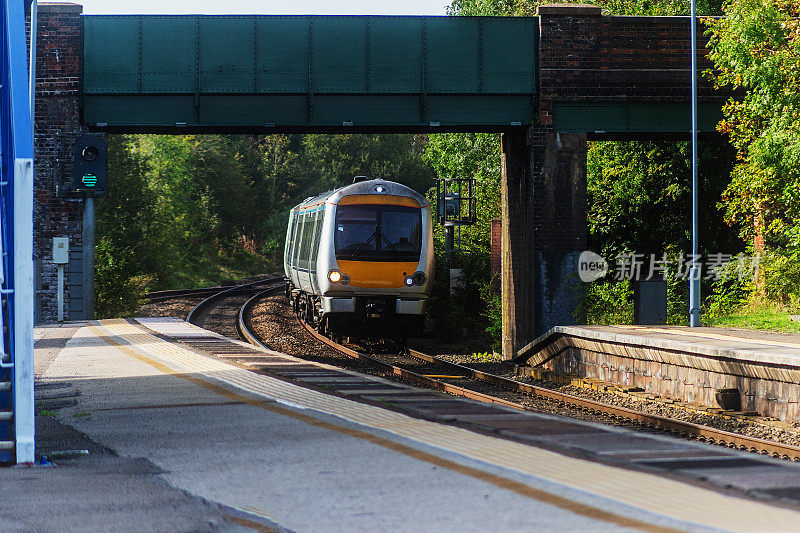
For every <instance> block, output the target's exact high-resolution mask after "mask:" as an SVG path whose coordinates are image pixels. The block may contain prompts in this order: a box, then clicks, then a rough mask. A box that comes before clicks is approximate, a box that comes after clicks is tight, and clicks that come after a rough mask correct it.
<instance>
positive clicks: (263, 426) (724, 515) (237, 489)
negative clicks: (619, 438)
mask: <svg viewBox="0 0 800 533" xmlns="http://www.w3.org/2000/svg"><path fill="white" fill-rule="evenodd" d="M145 322H146V323H147V325H148V327H151V328H153V329H158V328H161V330H162V331H161V333H164V332H165V331H167V330H171V331H172V332H173V333H175V334H180V333H181V329H184V330H190V329H191V327H190V326H189V325H185V324H180V323H178V322H169V321H158V320H155V319H153V320H150V321H145ZM184 334H185V332H184ZM44 379H45V381H47V382H50V383H58V382H61V381H70V382H72V383H75V386H76V387H77V388H78V389H79V390H80V393H81V394H80V396H79V402H80V404H79V405H76V406H74V407H69V408H65V409H64V410H63V411H62V412H61V413H60V414H59V420H60V421H62V422H64V423H67V424H69V425H71V426H74V427H75V428H77V429H78V430H80V431H82V432H84V433H86V434H87V435H88V436H90V437H91V438H92V439H93V440H95V441H97V442H99V443H101V444H102V445H104V446H107V447H108V448H110V449H113V450H114V451H115V452H116V453H118V454H119V455H120V456H122V457H131V458H146V459H147V460H149V461H150V462H151V463H152V464H153V465H155V466H156V467H157V468H160V469H161V470H162V471H163V473H161V474H158V475H159V476H160V477H161V479H163V480H164V481H165V482H166V483H167V484H168V485H170V486H172V487H176V488H180V489H182V490H185V491H187V492H189V493H191V494H193V495H197V496H200V497H202V498H204V499H205V500H207V501H214V502H217V503H219V504H222V505H225V506H227V507H231V508H233V509H238V510H241V511H246V512H251V513H255V514H258V515H261V516H264V517H267V518H268V519H270V520H272V521H274V522H276V523H278V524H280V525H282V526H285V527H288V528H290V529H296V530H311V531H331V530H345V529H346V530H356V531H363V530H370V531H374V530H376V529H380V530H402V531H408V530H413V529H422V530H426V531H455V530H459V531H461V530H466V531H470V530H480V531H485V530H513V531H516V530H545V531H546V530H554V531H555V530H558V531H565V530H567V531H569V530H573V531H577V530H581V531H584V530H589V531H592V530H597V531H607V530H610V529H615V530H618V529H625V528H626V527H638V528H640V529H641V528H642V525H643V524H647V525H648V527H647V528H645V529H652V528H653V527H654V526H655V527H656V528H657V527H668V528H674V529H676V530H697V531H700V530H707V529H708V528H711V529H729V530H752V529H753V528H768V529H770V530H773V531H778V530H791V529H793V528H794V526H795V524H796V523H798V520H799V519H800V515H798V513H796V512H794V511H792V510H787V509H781V508H776V507H771V506H768V505H765V504H763V503H759V502H754V501H750V500H743V499H739V498H732V497H730V496H726V495H723V494H719V493H716V492H713V491H709V490H706V489H702V488H699V487H694V486H691V485H685V484H682V483H678V482H676V481H674V480H670V479H665V478H663V477H658V476H652V475H649V474H645V473H642V472H631V471H626V470H622V469H619V468H612V467H609V466H607V465H602V464H597V463H592V462H588V461H583V460H580V459H575V458H571V457H566V456H564V455H561V454H558V453H553V452H551V451H547V450H542V449H538V448H535V447H532V446H526V445H524V444H521V443H517V442H510V441H507V440H503V439H498V438H494V437H490V436H487V435H481V434H476V433H474V432H471V431H467V430H464V429H461V428H455V427H450V426H443V425H440V424H436V423H434V422H430V421H426V420H420V419H415V418H409V417H408V416H405V415H402V414H400V413H396V412H392V411H386V410H384V409H380V408H378V407H376V406H372V405H364V404H358V403H356V402H352V401H350V400H348V399H345V398H341V397H336V396H331V395H327V394H324V393H322V392H319V391H314V390H309V389H305V388H302V387H298V386H296V385H293V384H290V383H287V382H284V381H281V380H278V379H274V378H271V377H268V376H264V375H259V374H253V373H252V372H248V371H246V370H244V369H241V368H237V367H233V366H231V365H228V364H226V363H224V362H222V361H219V360H214V359H211V358H204V357H202V356H198V355H197V354H195V353H191V352H190V351H188V350H186V349H184V348H182V347H180V346H177V345H174V344H170V343H167V342H164V341H163V340H161V339H158V338H156V337H154V336H153V335H149V334H143V333H142V331H141V330H138V329H137V328H136V327H135V326H133V325H131V324H127V323H120V322H118V321H117V322H109V323H103V324H100V325H92V326H90V327H86V328H82V329H81V330H78V331H77V332H76V333H75V335H74V337H73V338H72V339H71V340H70V341H69V342H68V343H67V345H66V347H65V348H64V350H62V351H61V353H60V354H59V356H58V357H57V358H56V360H55V361H53V364H52V365H51V366H50V367H49V368H48V369H47V371H46V372H45V375H44ZM234 399H236V400H238V401H232V400H234ZM79 412H80V413H89V415H88V416H77V417H76V416H75V414H77V413H79ZM565 502H572V503H571V504H567V503H565ZM587 509H589V510H591V511H589V512H587ZM593 513H594V514H593Z"/></svg>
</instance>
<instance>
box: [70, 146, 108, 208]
mask: <svg viewBox="0 0 800 533" xmlns="http://www.w3.org/2000/svg"><path fill="white" fill-rule="evenodd" d="M72 155H73V173H72V189H73V190H74V191H75V192H76V193H78V194H79V195H81V196H104V195H105V194H106V189H107V188H108V168H107V167H108V145H107V144H106V138H105V137H104V136H102V135H81V136H80V137H78V138H76V139H75V146H74V149H73V151H72Z"/></svg>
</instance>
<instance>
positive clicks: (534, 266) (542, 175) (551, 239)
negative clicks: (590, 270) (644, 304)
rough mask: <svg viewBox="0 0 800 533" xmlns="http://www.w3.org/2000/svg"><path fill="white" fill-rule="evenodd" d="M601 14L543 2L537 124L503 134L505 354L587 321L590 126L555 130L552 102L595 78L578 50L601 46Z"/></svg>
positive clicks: (582, 7)
mask: <svg viewBox="0 0 800 533" xmlns="http://www.w3.org/2000/svg"><path fill="white" fill-rule="evenodd" d="M602 19H603V17H602V16H601V11H600V8H599V7H596V6H588V5H580V4H572V5H566V4H554V5H544V6H539V24H540V33H539V68H540V81H539V83H540V87H539V95H540V96H539V107H538V111H539V117H538V119H539V120H538V122H539V124H537V125H535V126H532V127H530V128H520V129H519V130H516V131H513V132H510V133H505V134H504V135H503V141H502V144H503V146H502V156H501V161H502V174H503V177H502V181H503V183H502V188H501V203H502V208H501V211H502V217H503V240H502V245H503V246H502V263H503V264H502V282H501V285H502V294H503V357H504V358H505V359H509V358H511V357H513V356H514V355H516V353H517V352H518V351H519V350H520V349H521V348H523V347H525V345H527V344H528V343H530V342H531V341H533V340H534V339H535V338H536V337H538V336H539V335H541V334H543V333H545V332H546V331H547V330H548V329H550V328H551V327H553V326H557V325H569V324H576V323H581V322H584V321H585V317H582V316H580V315H579V313H578V303H579V301H580V299H581V297H582V295H583V290H584V286H583V285H582V284H581V282H580V280H579V279H578V270H577V259H578V255H580V253H581V252H582V251H583V250H585V249H586V246H587V238H588V228H587V221H586V209H587V207H586V134H585V133H556V132H555V130H554V129H553V110H554V107H555V104H556V103H557V102H558V101H560V100H562V99H565V98H566V99H567V100H569V99H570V98H569V96H571V94H570V95H566V94H565V91H578V92H580V91H585V90H587V87H590V86H591V85H592V83H593V80H592V79H589V78H588V77H587V76H585V75H581V72H582V71H583V69H582V68H581V67H583V65H582V64H580V60H581V53H583V52H584V50H585V49H587V48H588V49H594V48H595V47H596V44H597V43H596V40H597V36H598V33H599V29H600V25H601V24H602ZM595 67H596V66H595ZM565 76H566V77H567V78H570V77H571V76H577V77H578V78H580V79H579V80H577V81H576V80H574V79H571V78H570V79H569V81H568V82H565V79H564V78H565Z"/></svg>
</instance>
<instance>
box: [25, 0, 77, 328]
mask: <svg viewBox="0 0 800 533" xmlns="http://www.w3.org/2000/svg"><path fill="white" fill-rule="evenodd" d="M38 9H39V17H38V28H37V43H36V44H37V46H36V112H35V137H34V157H35V167H34V191H35V192H34V207H33V209H34V215H33V216H34V244H33V253H34V260H35V262H36V267H37V269H40V270H39V272H38V273H37V274H38V275H37V280H38V283H39V286H38V287H36V289H37V290H38V291H40V292H39V293H38V295H39V302H38V304H39V305H38V311H39V312H38V317H37V318H38V320H39V321H48V320H53V319H55V318H56V297H57V294H56V272H57V270H56V266H55V265H54V264H53V263H52V239H53V237H69V239H70V248H71V250H72V253H71V254H70V255H71V257H78V258H79V257H80V252H81V250H82V246H81V242H82V239H81V231H82V229H83V227H82V219H83V200H82V199H72V198H64V197H62V195H60V194H59V191H62V192H63V191H64V190H66V188H67V186H68V184H69V181H70V177H71V175H72V143H73V139H74V138H75V137H76V136H77V135H80V134H81V133H83V132H84V131H85V129H84V128H83V127H82V126H81V124H80V109H79V103H80V91H79V89H80V57H81V51H82V22H81V17H80V15H81V11H82V7H81V6H79V5H77V4H48V3H40V4H39V8H38ZM28 32H29V33H30V24H28ZM79 265H80V261H75V260H73V261H71V262H70V264H69V265H67V266H66V269H65V270H66V280H65V286H66V293H65V317H66V318H68V319H70V318H72V319H76V318H83V316H82V312H83V308H82V304H83V302H82V293H81V287H82V276H83V274H82V272H81V271H80V269H79V268H78V267H79Z"/></svg>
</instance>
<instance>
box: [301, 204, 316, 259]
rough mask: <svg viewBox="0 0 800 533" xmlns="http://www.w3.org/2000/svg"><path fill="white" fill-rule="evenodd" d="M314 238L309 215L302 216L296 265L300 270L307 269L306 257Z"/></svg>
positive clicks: (312, 221) (311, 217) (311, 220)
mask: <svg viewBox="0 0 800 533" xmlns="http://www.w3.org/2000/svg"><path fill="white" fill-rule="evenodd" d="M313 237H314V220H313V215H312V214H311V213H305V214H304V215H303V233H302V236H301V237H300V246H299V248H300V258H299V261H298V264H299V265H300V268H305V269H308V256H309V252H310V251H311V240H312V239H313Z"/></svg>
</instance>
